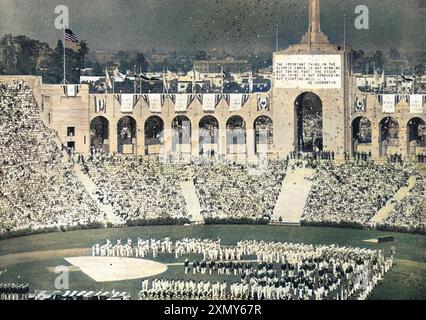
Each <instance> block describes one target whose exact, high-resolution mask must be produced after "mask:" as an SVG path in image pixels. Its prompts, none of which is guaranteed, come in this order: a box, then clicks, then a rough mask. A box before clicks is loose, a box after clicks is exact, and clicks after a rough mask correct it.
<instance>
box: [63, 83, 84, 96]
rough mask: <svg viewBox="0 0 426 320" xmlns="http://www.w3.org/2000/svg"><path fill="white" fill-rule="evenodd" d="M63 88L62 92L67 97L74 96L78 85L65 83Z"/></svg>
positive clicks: (78, 88) (77, 90)
mask: <svg viewBox="0 0 426 320" xmlns="http://www.w3.org/2000/svg"><path fill="white" fill-rule="evenodd" d="M63 89H64V94H65V95H66V96H67V97H75V96H77V94H78V92H79V91H80V86H78V85H75V84H66V85H64V86H63Z"/></svg>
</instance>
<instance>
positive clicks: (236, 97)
mask: <svg viewBox="0 0 426 320" xmlns="http://www.w3.org/2000/svg"><path fill="white" fill-rule="evenodd" d="M242 107H243V94H240V93H235V94H230V95H229V111H231V112H232V111H238V110H241V108H242Z"/></svg>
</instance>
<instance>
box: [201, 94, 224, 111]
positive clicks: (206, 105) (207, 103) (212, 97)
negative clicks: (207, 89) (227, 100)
mask: <svg viewBox="0 0 426 320" xmlns="http://www.w3.org/2000/svg"><path fill="white" fill-rule="evenodd" d="M198 99H199V100H200V102H201V106H202V109H203V111H205V112H214V111H215V109H216V106H217V104H218V103H219V101H220V99H221V95H220V94H217V93H204V94H200V95H199V96H198Z"/></svg>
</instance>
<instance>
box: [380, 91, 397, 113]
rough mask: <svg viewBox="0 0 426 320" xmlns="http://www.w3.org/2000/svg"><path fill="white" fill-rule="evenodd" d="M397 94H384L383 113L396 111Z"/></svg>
mask: <svg viewBox="0 0 426 320" xmlns="http://www.w3.org/2000/svg"><path fill="white" fill-rule="evenodd" d="M395 99H396V95H394V94H384V95H382V106H383V113H394V112H395V103H396V101H395Z"/></svg>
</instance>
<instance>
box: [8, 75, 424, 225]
mask: <svg viewBox="0 0 426 320" xmlns="http://www.w3.org/2000/svg"><path fill="white" fill-rule="evenodd" d="M0 96H1V100H0V165H1V167H0V179H1V181H2V186H1V189H0V217H1V221H0V233H3V232H7V231H12V230H19V229H31V230H34V229H40V228H60V227H67V226H68V227H69V226H71V227H78V226H84V225H88V224H90V223H95V222H99V221H104V219H105V217H104V216H103V213H101V211H100V210H99V206H98V203H96V201H94V200H93V198H92V197H91V196H90V195H89V194H88V193H87V192H86V191H85V188H84V187H83V185H82V184H81V182H80V181H79V179H78V177H77V175H76V174H75V171H74V170H75V167H74V163H73V161H71V159H72V158H71V157H68V156H67V155H65V153H64V152H62V150H61V148H60V142H59V141H58V139H57V137H56V136H55V133H54V132H53V131H52V130H50V129H48V128H47V127H46V126H45V124H44V123H43V120H42V118H41V117H40V115H39V110H38V106H37V103H36V101H35V99H34V97H33V94H32V91H31V90H30V89H28V88H27V87H26V86H25V83H23V82H22V81H21V82H16V83H15V84H11V85H4V84H1V85H0ZM354 157H355V161H346V162H344V163H338V162H335V161H333V160H334V158H335V154H334V152H333V151H315V152H313V153H311V154H309V155H307V154H302V153H296V152H292V153H291V154H290V155H289V157H288V158H287V160H284V161H281V160H269V162H268V163H267V164H266V165H265V166H261V167H259V166H256V167H255V166H252V165H251V164H243V163H238V164H237V163H219V162H211V163H202V162H200V163H199V162H196V161H195V162H192V163H191V164H175V163H172V164H165V163H163V162H162V161H161V160H159V159H157V158H150V157H135V156H124V155H116V154H112V155H107V154H105V153H104V152H100V151H96V150H93V152H92V155H91V156H90V157H89V158H88V159H86V160H85V159H84V157H83V156H82V155H80V154H78V157H77V160H78V162H81V163H84V168H85V171H86V173H87V174H88V175H89V176H90V178H91V179H92V180H93V182H94V183H95V185H96V186H97V188H98V190H97V191H96V196H97V198H98V201H99V203H101V204H108V205H111V207H112V208H113V211H114V213H115V214H116V215H117V216H119V217H121V218H122V219H123V220H124V221H131V220H138V219H139V220H153V219H159V218H168V219H174V220H186V221H188V219H190V216H189V214H188V212H187V209H186V207H187V206H186V203H185V199H184V197H183V194H182V190H181V182H182V181H193V183H194V186H195V191H196V193H197V196H198V199H199V201H200V205H201V210H202V215H203V216H204V218H205V219H213V220H215V219H235V220H238V219H252V220H255V219H262V218H265V217H266V218H273V211H274V206H275V203H276V201H277V199H278V196H279V192H280V190H281V186H282V182H283V180H284V177H285V172H286V170H287V166H288V163H289V161H291V163H292V167H294V163H295V162H294V161H293V160H296V162H306V161H308V164H309V166H310V167H312V168H314V169H315V170H316V173H315V176H314V177H313V178H312V179H313V181H312V182H313V186H312V189H311V192H310V194H309V197H308V200H307V203H306V207H305V210H304V214H303V222H304V223H306V224H331V225H336V224H342V223H346V224H348V223H349V224H355V225H357V226H366V225H367V226H368V224H369V221H370V220H371V218H372V217H373V216H374V215H375V214H376V213H377V211H378V210H380V208H382V207H383V206H384V205H385V204H386V203H387V201H388V200H389V199H391V198H392V197H393V196H394V195H395V193H396V191H397V190H398V189H399V188H401V187H402V186H404V185H406V184H407V180H408V177H409V176H410V175H411V174H412V172H411V170H409V169H407V168H406V166H405V164H404V162H403V159H402V158H401V157H400V156H398V155H394V156H391V157H390V161H389V163H386V164H379V163H374V162H372V161H370V157H371V155H367V154H366V153H356V154H355V155H354ZM419 181H423V180H419ZM411 194H413V197H411V196H410V197H407V198H406V199H404V201H403V202H401V203H400V204H398V205H396V206H395V213H394V214H392V215H390V216H389V217H388V219H387V220H386V221H384V223H383V225H384V226H387V228H389V227H390V226H391V225H394V227H395V228H397V229H398V230H399V229H400V228H402V229H404V228H405V229H407V230H418V229H419V228H420V229H424V222H423V220H422V219H423V218H422V217H423V214H424V210H422V202H421V201H420V200H419V199H421V198H422V197H421V196H422V195H424V189H423V188H422V183H418V184H417V186H416V188H414V189H413V190H412V191H411ZM407 205H409V207H410V208H411V209H410V210H409V211H407V210H405V209H404V207H405V206H407ZM405 219H406V220H405Z"/></svg>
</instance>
